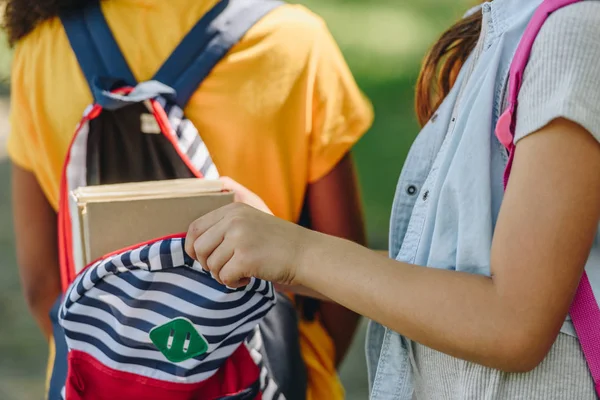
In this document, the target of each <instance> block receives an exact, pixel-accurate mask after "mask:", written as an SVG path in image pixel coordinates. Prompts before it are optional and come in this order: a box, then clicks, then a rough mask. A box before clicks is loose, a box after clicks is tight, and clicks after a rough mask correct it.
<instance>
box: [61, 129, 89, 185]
mask: <svg viewBox="0 0 600 400" xmlns="http://www.w3.org/2000/svg"><path fill="white" fill-rule="evenodd" d="M89 131H90V127H89V122H88V121H86V122H84V123H81V122H80V125H79V126H78V127H77V129H76V132H77V137H75V139H74V140H73V144H72V145H71V148H70V149H69V154H70V158H69V164H68V165H67V171H66V172H67V190H69V191H71V190H74V189H77V188H78V187H81V186H86V184H87V183H86V175H87V163H86V158H87V139H88V134H89Z"/></svg>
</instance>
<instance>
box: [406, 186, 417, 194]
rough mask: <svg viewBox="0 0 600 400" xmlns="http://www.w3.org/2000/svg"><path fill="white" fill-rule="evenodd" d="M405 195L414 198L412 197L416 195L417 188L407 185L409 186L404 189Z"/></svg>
mask: <svg viewBox="0 0 600 400" xmlns="http://www.w3.org/2000/svg"><path fill="white" fill-rule="evenodd" d="M406 193H407V194H408V195H409V196H414V195H415V194H416V193H417V187H416V186H415V185H409V186H408V187H407V188H406Z"/></svg>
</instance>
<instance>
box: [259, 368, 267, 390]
mask: <svg viewBox="0 0 600 400" xmlns="http://www.w3.org/2000/svg"><path fill="white" fill-rule="evenodd" d="M267 374H268V372H267V369H266V368H265V367H262V368H261V369H260V390H265V387H267Z"/></svg>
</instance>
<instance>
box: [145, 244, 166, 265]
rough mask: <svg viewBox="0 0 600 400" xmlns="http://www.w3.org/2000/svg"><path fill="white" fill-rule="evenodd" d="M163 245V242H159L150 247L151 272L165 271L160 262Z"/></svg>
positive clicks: (149, 262) (149, 261)
mask: <svg viewBox="0 0 600 400" xmlns="http://www.w3.org/2000/svg"><path fill="white" fill-rule="evenodd" d="M161 244H162V241H159V242H156V243H153V244H152V245H150V251H149V252H148V264H149V268H150V271H160V270H161V269H163V266H162V262H161V260H160V245H161Z"/></svg>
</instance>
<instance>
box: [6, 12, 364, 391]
mask: <svg viewBox="0 0 600 400" xmlns="http://www.w3.org/2000/svg"><path fill="white" fill-rule="evenodd" d="M6 3H7V6H6V11H5V15H4V19H5V21H4V22H5V25H6V27H7V30H8V35H9V40H10V42H11V44H13V45H14V46H15V55H14V61H13V67H12V83H11V91H12V92H11V117H10V118H11V132H10V136H9V142H8V150H9V154H10V157H11V159H12V162H13V173H12V182H13V187H12V191H13V208H14V211H13V212H14V218H15V234H16V239H17V255H18V262H19V267H20V271H21V276H22V282H23V290H24V293H25V296H26V298H27V301H28V304H29V307H30V309H31V312H32V313H33V315H34V317H35V318H36V320H37V322H38V323H39V325H40V327H41V328H42V330H43V331H44V333H45V334H46V335H47V336H48V337H50V336H51V324H50V321H49V318H48V312H49V309H50V307H51V305H52V303H53V302H54V300H55V299H56V298H57V296H58V295H59V292H60V279H59V270H58V253H57V242H56V240H57V237H56V210H57V207H58V193H59V190H58V187H59V180H60V174H61V168H62V164H63V162H64V158H65V154H66V151H67V147H68V145H69V142H70V140H71V137H72V136H73V132H74V128H75V126H76V124H77V122H78V121H79V119H80V117H81V115H82V113H83V111H84V108H85V107H86V106H87V105H88V104H89V103H91V101H92V96H91V93H90V91H89V89H88V85H87V82H86V80H85V79H84V76H83V74H82V73H81V71H80V68H79V65H78V63H77V60H76V58H75V55H74V54H73V52H72V50H71V47H70V45H69V42H68V39H67V37H66V35H65V32H64V29H63V27H62V25H61V23H60V20H59V19H58V18H57V17H56V16H57V14H58V13H59V11H61V9H62V7H66V6H68V5H70V4H72V3H73V1H72V0H71V1H69V0H58V1H54V2H49V3H48V2H43V1H40V2H39V4H35V3H36V2H35V1H32V0H29V1H26V0H8V1H7V2H6ZM85 3H86V2H85V1H80V2H78V4H79V5H81V6H83V5H84V4H85ZM215 3H216V0H176V1H175V0H174V1H169V2H165V1H160V0H107V1H104V2H102V10H103V13H104V15H105V16H106V19H107V21H108V23H109V25H110V28H111V30H112V32H113V34H114V36H115V38H116V40H117V42H118V44H119V46H120V47H121V49H122V50H123V54H124V55H125V58H126V60H127V62H128V64H129V65H130V66H131V68H132V71H133V73H134V75H135V78H136V79H137V80H139V81H142V80H145V79H148V78H150V77H151V76H153V74H154V73H155V72H156V70H157V69H158V68H159V66H160V65H161V64H162V62H163V61H164V60H165V59H166V58H167V57H168V56H169V55H170V53H171V52H172V50H173V49H174V48H175V47H176V45H177V44H178V43H179V42H180V40H181V39H182V38H183V36H184V35H185V34H186V33H187V32H188V31H189V29H190V28H191V27H192V26H193V25H194V24H195V23H196V22H197V21H198V19H200V18H201V17H202V16H203V15H204V14H205V13H206V12H207V11H208V10H209V9H211V8H212V7H213V6H214V4H215ZM32 5H35V7H32ZM156 26H160V27H161V29H156ZM232 110H234V111H232ZM185 112H186V115H187V116H188V117H189V118H190V120H192V122H193V123H194V125H195V126H196V127H197V128H198V129H199V130H200V131H201V132H202V138H203V140H204V142H205V143H206V144H207V146H208V148H209V150H210V152H211V155H212V158H213V160H214V162H215V164H216V165H217V167H218V168H219V170H220V172H221V173H222V174H223V175H226V176H230V177H231V178H233V179H235V180H236V181H237V182H240V183H241V184H242V185H244V186H246V187H247V188H249V189H250V190H252V191H253V192H254V193H256V194H257V195H258V196H260V197H261V198H262V199H263V200H264V201H265V202H266V204H267V205H268V207H269V208H270V209H271V210H272V211H273V213H274V214H275V215H277V216H279V217H281V218H284V219H287V220H290V221H298V220H299V218H300V216H301V211H302V209H303V205H306V206H307V207H306V210H308V216H309V217H310V221H311V226H312V228H313V229H315V230H319V231H322V232H325V233H328V234H333V235H338V236H341V237H345V238H348V239H351V240H354V241H357V242H360V243H362V242H364V231H363V223H362V219H361V212H360V211H361V210H360V202H359V196H358V190H357V185H356V178H355V175H354V170H353V163H352V160H351V157H350V156H349V151H350V149H351V147H352V146H353V144H354V143H355V142H356V141H357V140H358V139H359V138H360V137H361V136H362V135H363V134H364V133H365V132H366V131H367V129H368V128H369V126H370V124H371V122H372V118H373V116H372V110H371V107H370V105H369V103H368V101H367V100H366V99H365V98H364V97H363V96H362V94H361V92H360V90H359V89H358V87H357V85H356V83H355V81H354V79H353V77H352V75H351V73H350V71H349V69H348V67H347V65H346V63H345V61H344V59H343V57H342V55H341V53H340V51H339V49H338V47H337V45H336V44H335V41H334V40H333V38H332V37H331V35H330V33H329V32H328V30H327V28H326V26H325V24H324V23H323V21H322V20H321V19H320V18H319V17H317V16H315V15H314V14H312V13H311V12H310V11H308V10H307V9H305V8H304V7H302V6H297V5H285V6H282V7H279V8H278V9H276V10H275V11H273V12H272V13H270V14H269V15H267V16H266V17H265V18H264V19H262V20H261V21H259V22H258V23H257V24H256V25H255V26H254V27H253V28H252V29H251V30H250V31H249V32H248V33H247V34H246V35H245V36H244V38H243V39H242V40H241V41H240V42H239V43H238V44H237V45H235V46H234V47H233V49H232V50H231V51H230V52H229V53H228V55H227V56H226V57H225V58H224V59H223V60H222V61H221V62H220V63H219V64H218V65H217V66H216V67H215V69H214V70H213V71H212V72H211V74H210V75H209V76H208V78H207V79H206V80H205V81H204V82H203V84H202V88H201V89H199V90H197V91H196V93H195V94H194V95H193V97H192V98H191V100H190V102H189V104H188V106H187V107H186V110H185ZM266 166H268V168H266ZM39 260H44V261H45V262H44V263H40V262H39ZM52 260H54V262H52ZM298 304H299V306H302V305H304V306H305V307H303V308H304V311H306V310H307V308H310V307H306V306H307V305H310V304H312V303H306V302H303V301H299V302H298ZM299 308H302V307H299ZM315 311H316V312H315V318H314V319H313V320H309V319H306V318H304V319H302V321H301V322H300V324H299V330H300V342H301V343H300V344H301V348H302V352H303V357H304V361H305V363H306V365H307V371H308V381H309V382H308V392H307V399H315V400H329V399H332V400H335V399H341V398H342V397H343V391H342V389H341V386H340V384H339V381H338V379H337V375H336V366H337V365H338V363H339V362H340V360H341V359H342V358H343V356H344V354H345V352H346V350H347V348H348V346H349V344H350V341H351V338H352V335H353V333H354V330H355V328H356V324H357V321H358V317H357V316H356V315H355V314H354V313H351V312H350V311H348V310H346V309H344V308H342V307H340V306H338V305H335V304H333V303H318V304H317V306H316V307H315ZM304 314H307V313H304ZM305 316H306V315H305ZM51 347H52V346H51Z"/></svg>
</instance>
